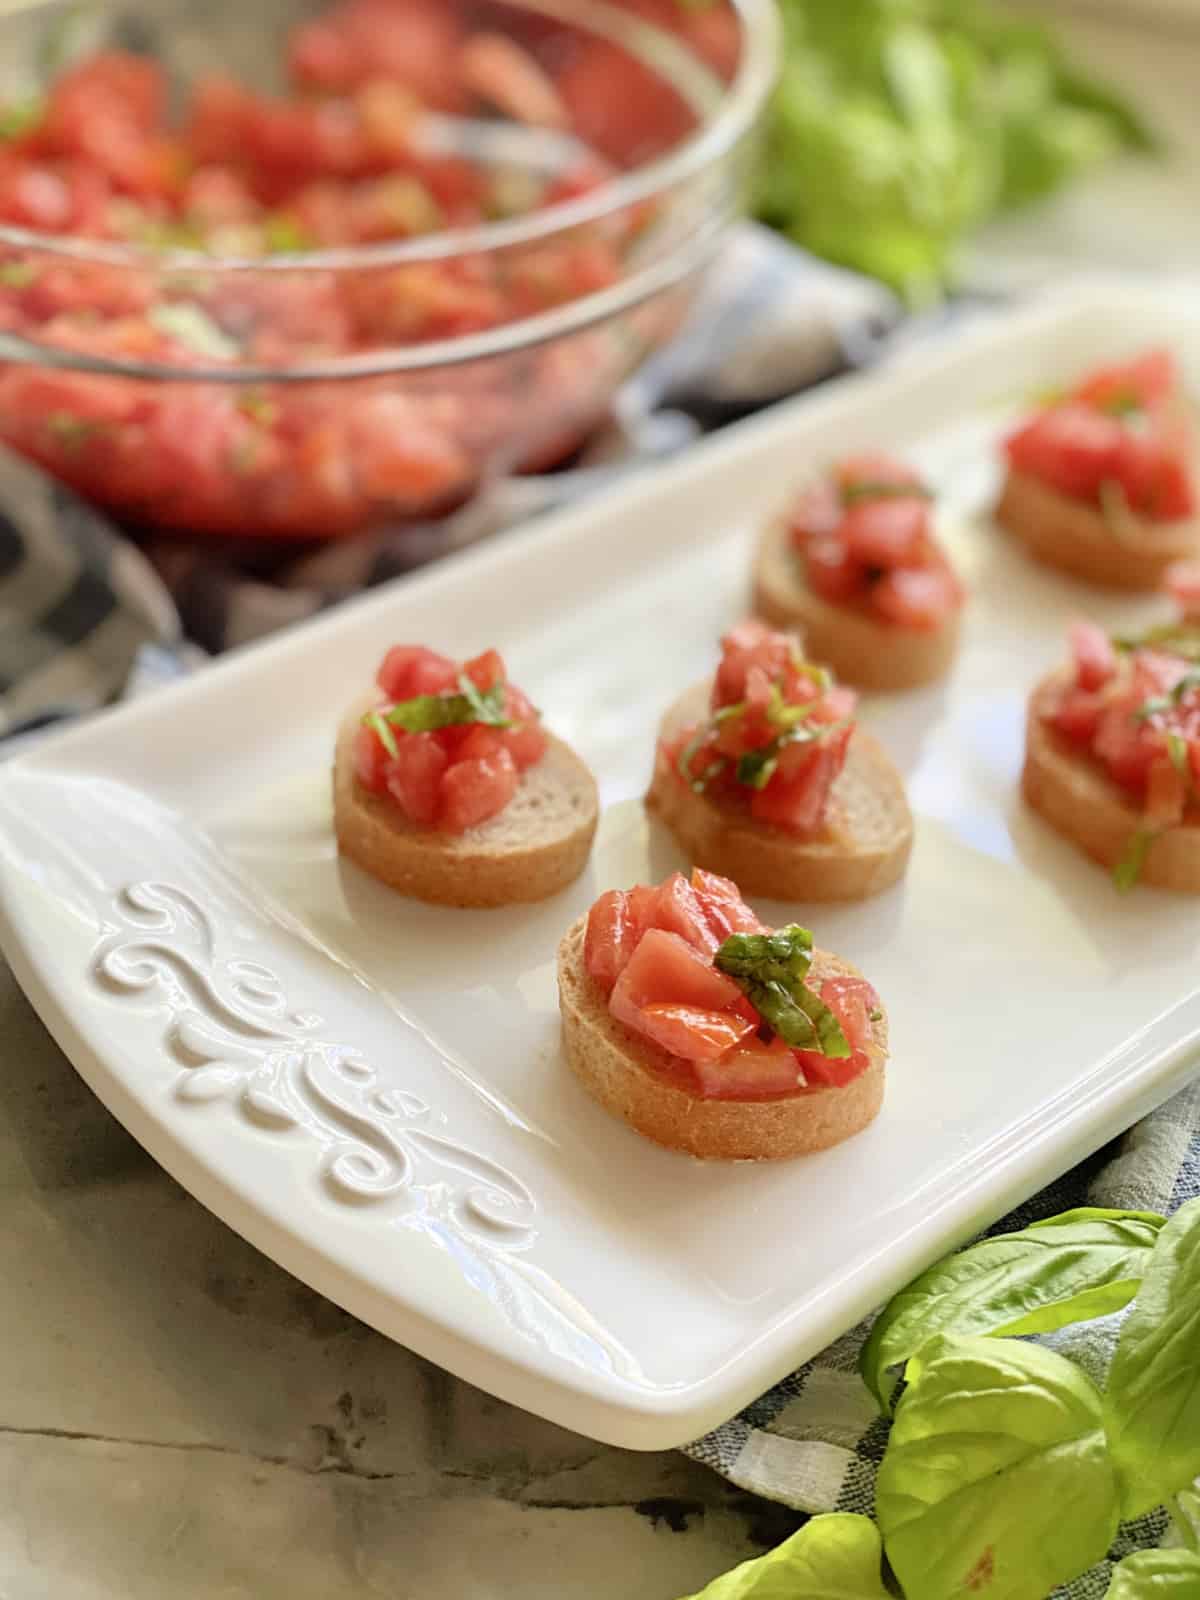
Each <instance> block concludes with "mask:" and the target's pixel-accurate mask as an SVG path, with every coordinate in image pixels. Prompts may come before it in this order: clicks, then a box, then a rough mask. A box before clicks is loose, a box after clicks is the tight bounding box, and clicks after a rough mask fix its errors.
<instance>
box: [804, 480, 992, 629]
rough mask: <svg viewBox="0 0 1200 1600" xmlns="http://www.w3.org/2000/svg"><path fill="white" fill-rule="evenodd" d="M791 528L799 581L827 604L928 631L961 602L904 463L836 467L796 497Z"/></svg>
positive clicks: (927, 506) (925, 500) (926, 501)
mask: <svg viewBox="0 0 1200 1600" xmlns="http://www.w3.org/2000/svg"><path fill="white" fill-rule="evenodd" d="M909 491H911V492H909ZM789 526H790V529H791V536H792V543H793V546H794V548H795V551H796V556H797V559H798V560H799V561H800V562H801V564H802V566H803V568H804V576H805V581H806V582H807V584H808V586H809V587H810V588H811V589H812V591H813V593H814V594H815V595H817V596H818V598H820V599H822V600H825V601H828V603H829V604H830V605H835V606H854V607H856V608H858V609H860V610H865V611H867V612H868V613H869V614H871V615H873V616H874V617H876V618H877V619H878V620H880V621H883V622H889V623H894V624H895V625H896V626H898V627H904V628H917V629H928V628H937V627H940V626H941V625H942V624H944V623H945V622H946V620H947V618H948V617H949V616H950V615H951V614H952V613H953V612H954V611H955V610H956V609H957V608H958V607H959V606H960V605H961V604H962V602H963V590H962V585H961V584H960V583H959V582H958V579H957V578H956V577H955V575H954V573H953V570H952V569H951V567H950V564H949V562H948V561H947V559H946V557H945V555H944V554H943V552H942V550H941V548H940V547H939V545H938V543H937V541H936V539H935V538H934V535H933V519H932V513H931V502H930V497H929V494H928V492H927V491H926V490H925V488H924V486H923V484H922V483H921V479H920V477H919V476H918V474H917V473H915V472H914V471H913V469H912V468H911V467H909V466H907V465H906V464H905V463H904V462H902V461H895V460H893V459H892V458H891V457H890V456H881V455H862V456H853V457H851V458H849V459H848V460H845V461H842V462H840V463H838V464H837V465H835V466H834V467H833V469H832V470H831V472H830V473H829V475H828V476H827V477H826V478H825V479H823V480H822V481H821V482H819V483H817V484H815V485H813V486H811V487H810V488H808V489H806V490H805V491H804V492H803V493H802V495H801V496H800V498H799V500H798V501H797V502H796V504H795V506H794V507H793V509H792V512H791V515H790V518H789Z"/></svg>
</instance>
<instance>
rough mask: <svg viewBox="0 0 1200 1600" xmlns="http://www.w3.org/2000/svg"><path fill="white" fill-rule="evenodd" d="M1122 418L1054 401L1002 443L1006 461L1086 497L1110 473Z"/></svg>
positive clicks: (1060, 488) (1074, 496)
mask: <svg viewBox="0 0 1200 1600" xmlns="http://www.w3.org/2000/svg"><path fill="white" fill-rule="evenodd" d="M1121 435H1122V428H1121V424H1120V422H1119V421H1118V420H1117V419H1116V418H1115V417H1111V416H1108V415H1106V414H1105V413H1104V412H1100V411H1093V410H1092V409H1091V408H1090V407H1089V406H1085V405H1079V404H1068V405H1061V406H1056V407H1054V408H1053V409H1051V410H1049V411H1043V412H1041V413H1039V414H1038V415H1037V416H1035V417H1033V418H1032V419H1031V420H1030V421H1029V422H1027V423H1026V424H1025V425H1024V426H1023V427H1022V428H1019V429H1018V430H1017V432H1016V433H1014V434H1012V435H1011V436H1010V437H1009V439H1008V440H1007V441H1006V444H1005V451H1006V453H1007V456H1008V460H1009V464H1010V465H1011V467H1012V468H1013V470H1014V471H1016V472H1024V473H1028V474H1029V475H1030V476H1031V477H1034V478H1038V479H1040V480H1041V481H1042V482H1043V483H1047V484H1049V485H1050V487H1051V488H1052V489H1057V490H1058V491H1059V492H1060V494H1065V495H1068V496H1070V497H1071V498H1072V499H1075V500H1090V499H1092V498H1094V497H1095V496H1096V495H1098V493H1099V489H1100V484H1101V483H1102V482H1103V481H1104V480H1105V479H1106V478H1107V479H1111V478H1113V477H1114V474H1115V470H1116V462H1117V455H1118V452H1119V450H1120V448H1121Z"/></svg>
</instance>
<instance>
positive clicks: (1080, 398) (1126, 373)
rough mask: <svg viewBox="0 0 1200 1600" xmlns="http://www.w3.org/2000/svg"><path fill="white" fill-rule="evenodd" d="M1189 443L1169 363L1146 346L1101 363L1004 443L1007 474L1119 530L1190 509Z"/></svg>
mask: <svg viewBox="0 0 1200 1600" xmlns="http://www.w3.org/2000/svg"><path fill="white" fill-rule="evenodd" d="M1192 451H1193V440H1192V432H1191V428H1190V426H1189V423H1188V420H1187V415H1186V409H1185V402H1184V397H1183V394H1182V390H1181V387H1180V383H1179V376H1178V373H1177V372H1176V370H1175V364H1174V362H1173V361H1172V359H1171V356H1170V354H1169V353H1168V352H1167V351H1166V350H1151V351H1148V352H1147V353H1146V354H1145V355H1142V356H1139V357H1138V358H1137V359H1136V360H1133V361H1130V362H1127V363H1126V364H1125V365H1123V366H1113V367H1102V368H1100V369H1099V370H1098V371H1096V372H1093V373H1092V374H1090V376H1088V377H1086V378H1084V379H1083V381H1082V382H1080V383H1078V384H1076V386H1075V387H1074V388H1073V389H1070V390H1068V392H1067V393H1066V394H1065V395H1063V396H1062V397H1061V398H1059V397H1056V398H1055V399H1053V400H1052V401H1051V402H1050V403H1049V404H1048V405H1046V406H1045V407H1043V409H1042V410H1040V411H1038V412H1037V413H1036V415H1035V416H1033V417H1031V418H1030V419H1029V421H1028V422H1026V423H1024V424H1023V425H1022V426H1021V427H1020V428H1018V429H1017V431H1016V432H1015V433H1013V434H1012V435H1011V436H1010V437H1009V438H1008V439H1007V440H1006V442H1005V452H1006V454H1007V456H1008V462H1009V466H1010V467H1011V468H1012V470H1013V471H1014V472H1020V473H1025V474H1027V475H1028V476H1029V477H1031V478H1037V479H1038V480H1039V482H1041V483H1044V484H1046V485H1048V486H1049V487H1050V488H1051V489H1056V490H1057V491H1058V492H1059V494H1063V495H1067V496H1068V497H1069V498H1070V499H1072V500H1079V501H1082V502H1083V503H1084V504H1086V505H1091V506H1095V507H1096V508H1097V509H1099V510H1100V511H1102V512H1103V513H1104V515H1105V517H1106V520H1108V522H1109V524H1110V526H1111V527H1112V531H1113V532H1114V533H1115V534H1117V535H1120V534H1121V533H1122V532H1123V531H1124V528H1123V520H1124V521H1125V522H1127V521H1128V520H1129V517H1130V515H1131V514H1132V515H1133V516H1136V517H1141V518H1145V519H1147V520H1148V521H1151V522H1172V521H1176V520H1178V519H1179V518H1182V517H1190V516H1191V515H1192V514H1193V513H1194V511H1195V509H1196V492H1195V485H1194V483H1193V480H1192Z"/></svg>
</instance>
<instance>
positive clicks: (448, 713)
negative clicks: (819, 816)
mask: <svg viewBox="0 0 1200 1600" xmlns="http://www.w3.org/2000/svg"><path fill="white" fill-rule="evenodd" d="M458 684H459V691H460V692H459V693H458V694H419V695H416V696H415V697H414V698H413V699H412V700H401V701H400V702H399V703H398V704H396V705H394V706H390V707H389V708H388V710H387V711H385V712H382V713H381V715H382V717H383V719H384V721H385V722H387V723H389V724H390V725H391V726H392V727H393V728H403V729H404V731H405V733H433V732H435V731H436V730H437V729H438V728H454V727H459V726H462V725H463V724H464V723H469V722H482V723H485V724H486V725H487V726H488V727H489V728H510V727H511V726H512V723H511V722H510V721H509V719H508V718H507V717H506V716H505V714H504V711H505V698H506V697H505V692H504V688H505V686H504V684H503V683H496V684H493V685H492V687H491V688H490V689H488V690H487V691H486V692H485V691H481V690H480V689H479V688H477V687H476V685H475V684H474V683H472V682H471V680H470V679H469V678H468V677H467V676H466V674H465V673H464V674H463V675H462V676H461V677H460V678H459V680H458ZM466 686H469V692H468V687H466Z"/></svg>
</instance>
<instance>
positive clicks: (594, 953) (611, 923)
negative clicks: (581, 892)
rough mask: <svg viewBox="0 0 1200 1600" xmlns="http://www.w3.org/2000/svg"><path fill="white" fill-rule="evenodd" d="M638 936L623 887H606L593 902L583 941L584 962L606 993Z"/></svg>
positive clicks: (622, 970) (610, 988) (635, 945)
mask: <svg viewBox="0 0 1200 1600" xmlns="http://www.w3.org/2000/svg"><path fill="white" fill-rule="evenodd" d="M641 936H642V930H641V928H639V927H638V926H637V923H636V921H635V920H634V918H633V916H632V915H631V914H630V905H629V895H628V893H627V891H626V890H624V889H609V890H608V891H607V892H606V893H604V894H602V895H601V896H600V898H599V899H598V900H597V901H595V903H594V904H593V905H592V908H591V910H590V911H589V912H588V918H587V931H586V932H585V934H584V940H583V965H584V968H585V970H586V971H587V973H588V975H589V977H591V978H592V979H594V981H595V982H596V983H598V984H599V985H600V987H601V988H602V989H603V990H604V992H605V994H611V993H612V987H613V984H614V983H616V981H617V979H618V978H619V977H620V976H621V974H622V972H624V970H625V967H626V965H627V964H628V961H629V958H630V956H631V955H632V954H633V952H634V950H635V949H636V947H637V942H638V940H639V939H640V938H641Z"/></svg>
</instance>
